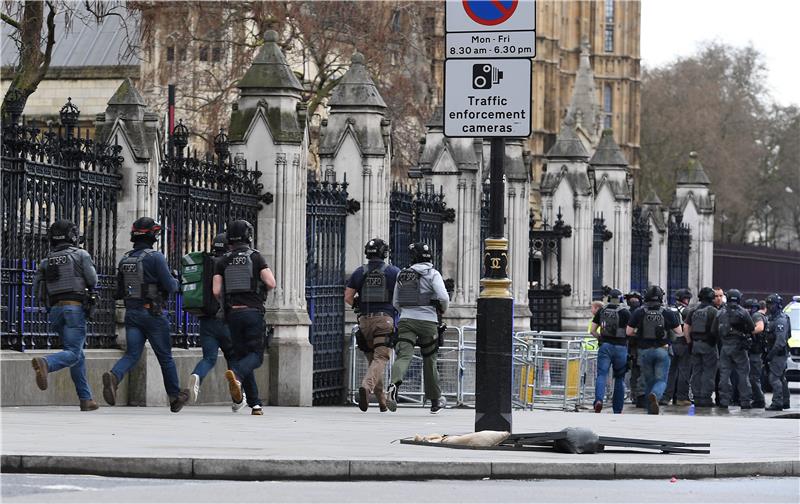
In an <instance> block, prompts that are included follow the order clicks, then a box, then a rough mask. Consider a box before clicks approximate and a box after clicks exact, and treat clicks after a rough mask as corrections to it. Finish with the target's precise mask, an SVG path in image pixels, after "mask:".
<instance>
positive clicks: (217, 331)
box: [192, 317, 233, 383]
mask: <svg viewBox="0 0 800 504" xmlns="http://www.w3.org/2000/svg"><path fill="white" fill-rule="evenodd" d="M200 346H201V347H202V348H203V359H202V360H201V361H200V362H198V363H197V365H196V366H195V367H194V370H193V371H192V374H196V375H197V376H199V377H200V383H203V379H204V378H205V377H206V375H207V374H208V373H209V372H210V371H211V370H212V369H214V365H215V364H216V363H217V355H219V350H222V355H224V356H225V361H230V360H231V352H233V343H232V342H231V333H230V331H228V326H226V325H225V322H223V321H222V320H219V319H217V318H215V317H201V318H200Z"/></svg>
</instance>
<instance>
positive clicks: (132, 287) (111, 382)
mask: <svg viewBox="0 0 800 504" xmlns="http://www.w3.org/2000/svg"><path fill="white" fill-rule="evenodd" d="M159 233H161V225H160V224H158V223H157V222H156V221H154V220H153V219H151V218H150V217H141V218H139V219H137V220H136V221H135V222H134V223H133V226H132V227H131V241H132V242H133V250H130V251H129V252H127V253H126V254H125V255H124V256H123V257H122V260H121V261H120V262H119V268H118V274H117V299H123V300H125V340H126V341H127V349H126V350H125V355H123V356H122V358H121V359H120V360H118V361H117V363H116V364H114V367H113V368H111V371H110V372H108V373H104V374H103V399H105V400H106V402H107V403H108V404H109V405H111V406H114V405H115V404H116V402H117V386H118V385H119V382H121V381H122V379H123V378H124V377H125V374H127V373H128V371H130V370H131V368H132V367H133V366H134V365H135V364H136V363H137V362H138V361H139V358H141V356H142V350H144V343H145V341H149V342H150V346H151V347H153V352H155V354H156V358H157V359H158V363H159V365H160V366H161V375H162V376H163V378H164V388H165V389H166V391H167V396H168V397H169V408H170V411H172V412H173V413H177V412H179V411H180V410H181V409H182V408H183V405H184V404H186V401H188V400H189V391H188V390H187V389H183V390H181V389H180V386H179V382H178V371H177V369H176V367H175V361H174V360H172V345H171V339H170V329H169V319H167V315H166V314H165V313H164V307H165V305H166V299H167V297H168V296H169V295H170V294H172V293H174V292H177V291H178V281H177V280H176V279H175V278H174V277H173V275H172V273H170V270H169V266H168V265H167V260H166V258H165V257H164V255H163V254H162V253H161V252H157V251H155V250H153V245H154V244H155V242H156V240H157V238H158V235H159Z"/></svg>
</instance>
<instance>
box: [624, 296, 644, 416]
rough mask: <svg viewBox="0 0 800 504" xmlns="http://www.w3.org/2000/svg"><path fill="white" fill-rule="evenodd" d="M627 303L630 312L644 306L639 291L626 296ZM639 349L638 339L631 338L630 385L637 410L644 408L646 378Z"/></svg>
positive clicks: (629, 345) (629, 348)
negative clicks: (640, 361) (643, 373)
mask: <svg viewBox="0 0 800 504" xmlns="http://www.w3.org/2000/svg"><path fill="white" fill-rule="evenodd" d="M624 297H625V303H626V304H627V305H628V311H630V312H631V313H633V312H635V311H636V309H637V308H639V307H640V306H642V295H641V294H640V293H639V292H638V291H630V292H629V293H627V294H625V296H624ZM638 350H639V349H638V348H637V347H636V338H630V341H629V342H628V372H629V373H630V376H629V377H628V378H629V379H628V384H629V387H630V394H631V397H630V398H631V403H633V404H634V405H636V407H637V408H644V407H645V406H646V405H645V397H644V389H645V385H644V377H643V376H642V368H640V367H639V351H638Z"/></svg>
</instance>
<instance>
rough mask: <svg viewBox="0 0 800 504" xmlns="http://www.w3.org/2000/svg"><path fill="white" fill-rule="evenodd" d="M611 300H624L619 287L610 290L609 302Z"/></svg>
mask: <svg viewBox="0 0 800 504" xmlns="http://www.w3.org/2000/svg"><path fill="white" fill-rule="evenodd" d="M611 301H615V302H620V301H622V291H620V290H619V289H611V290H610V291H608V302H609V303H610V302H611Z"/></svg>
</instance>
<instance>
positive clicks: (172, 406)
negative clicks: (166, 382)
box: [169, 389, 189, 413]
mask: <svg viewBox="0 0 800 504" xmlns="http://www.w3.org/2000/svg"><path fill="white" fill-rule="evenodd" d="M188 400H189V389H183V390H181V391H180V392H178V397H176V398H175V399H173V400H172V401H170V403H169V410H170V411H171V412H173V413H177V412H179V411H180V410H182V409H183V405H184V404H186V402H187V401H188Z"/></svg>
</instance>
